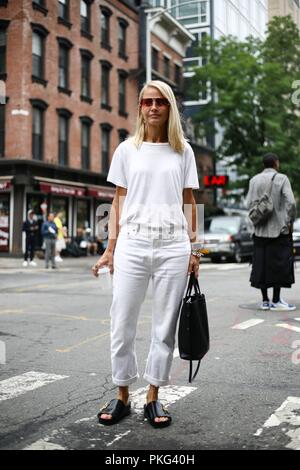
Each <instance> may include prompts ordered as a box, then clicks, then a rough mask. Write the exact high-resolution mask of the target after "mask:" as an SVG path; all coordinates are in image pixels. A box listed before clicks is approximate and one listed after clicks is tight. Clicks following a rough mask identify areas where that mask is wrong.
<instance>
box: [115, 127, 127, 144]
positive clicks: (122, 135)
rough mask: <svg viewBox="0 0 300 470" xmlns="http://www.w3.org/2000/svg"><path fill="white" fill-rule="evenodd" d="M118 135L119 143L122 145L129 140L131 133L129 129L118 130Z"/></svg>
mask: <svg viewBox="0 0 300 470" xmlns="http://www.w3.org/2000/svg"><path fill="white" fill-rule="evenodd" d="M118 134H119V142H120V143H121V142H124V140H126V139H127V137H128V134H129V132H128V130H127V129H118Z"/></svg>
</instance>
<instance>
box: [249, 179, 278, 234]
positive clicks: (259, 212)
mask: <svg viewBox="0 0 300 470" xmlns="http://www.w3.org/2000/svg"><path fill="white" fill-rule="evenodd" d="M276 175H277V173H275V174H274V175H273V176H272V179H271V181H270V184H269V187H268V189H267V190H266V191H265V192H264V194H263V195H262V196H261V198H260V199H257V200H256V201H254V204H253V206H252V207H251V209H250V210H249V219H250V220H251V222H252V223H253V225H260V224H263V223H265V222H266V221H267V220H268V218H269V217H270V215H271V214H272V212H273V209H274V204H273V199H272V197H271V192H272V186H273V180H274V178H275V176H276Z"/></svg>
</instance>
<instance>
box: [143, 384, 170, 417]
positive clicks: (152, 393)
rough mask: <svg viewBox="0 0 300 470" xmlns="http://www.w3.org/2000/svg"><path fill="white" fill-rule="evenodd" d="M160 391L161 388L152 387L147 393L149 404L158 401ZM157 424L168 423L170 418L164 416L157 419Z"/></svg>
mask: <svg viewBox="0 0 300 470" xmlns="http://www.w3.org/2000/svg"><path fill="white" fill-rule="evenodd" d="M158 389H159V387H155V385H150V386H149V390H148V393H147V404H148V403H150V402H151V401H158ZM155 421H156V422H157V423H159V422H161V421H168V418H166V417H164V416H162V417H161V418H155Z"/></svg>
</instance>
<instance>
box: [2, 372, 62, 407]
mask: <svg viewBox="0 0 300 470" xmlns="http://www.w3.org/2000/svg"><path fill="white" fill-rule="evenodd" d="M67 378H68V376H67V375H56V374H45V373H42V372H34V371H31V372H26V373H25V374H22V375H17V376H15V377H11V378H10V379H6V380H2V381H1V382H0V401H4V400H9V399H10V398H16V397H19V396H20V395H23V394H24V393H26V392H29V391H31V390H35V389H37V388H40V387H43V386H44V385H48V384H50V383H52V382H56V381H57V380H62V379H67Z"/></svg>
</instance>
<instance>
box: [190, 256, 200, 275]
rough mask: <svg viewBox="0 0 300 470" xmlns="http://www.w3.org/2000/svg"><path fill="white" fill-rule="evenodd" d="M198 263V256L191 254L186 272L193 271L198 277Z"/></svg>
mask: <svg viewBox="0 0 300 470" xmlns="http://www.w3.org/2000/svg"><path fill="white" fill-rule="evenodd" d="M199 264H200V258H198V256H194V255H191V256H190V262H189V269H188V274H191V273H192V272H194V273H195V276H196V277H198V276H199Z"/></svg>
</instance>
